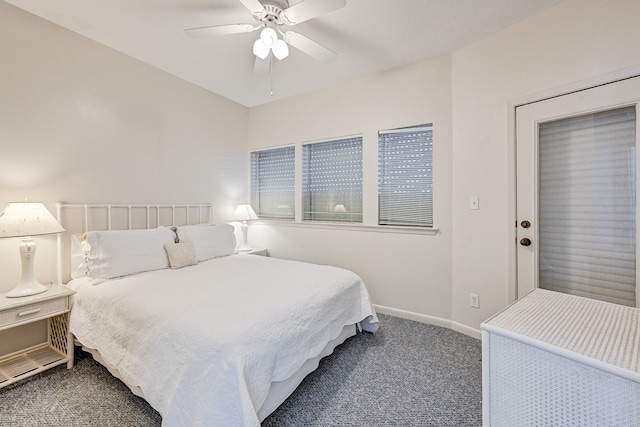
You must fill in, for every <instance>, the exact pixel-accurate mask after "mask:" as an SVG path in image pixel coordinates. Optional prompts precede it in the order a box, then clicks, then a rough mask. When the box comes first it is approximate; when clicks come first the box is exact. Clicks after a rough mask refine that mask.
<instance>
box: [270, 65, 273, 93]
mask: <svg viewBox="0 0 640 427" xmlns="http://www.w3.org/2000/svg"><path fill="white" fill-rule="evenodd" d="M269 77H270V80H271V96H273V58H271V57H269Z"/></svg>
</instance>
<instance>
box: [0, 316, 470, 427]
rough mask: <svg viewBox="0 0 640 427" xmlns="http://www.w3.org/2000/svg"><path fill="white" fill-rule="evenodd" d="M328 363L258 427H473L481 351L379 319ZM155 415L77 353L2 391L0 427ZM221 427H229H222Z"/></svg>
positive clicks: (413, 325)
mask: <svg viewBox="0 0 640 427" xmlns="http://www.w3.org/2000/svg"><path fill="white" fill-rule="evenodd" d="M380 321H381V326H380V329H379V331H378V332H377V333H376V334H368V333H362V334H358V335H357V336H355V337H353V338H351V339H349V340H347V342H346V343H345V344H344V345H342V346H340V347H339V348H338V349H336V351H335V352H334V354H332V355H331V356H329V357H326V358H325V359H323V360H322V362H321V363H320V367H319V368H318V369H317V370H316V371H315V372H313V373H311V374H310V375H309V376H308V377H307V378H306V379H305V380H304V382H303V383H302V384H301V385H300V387H299V388H298V389H297V390H296V391H295V392H294V393H293V394H292V395H291V396H290V397H289V399H287V401H285V402H284V403H283V404H282V406H281V407H280V408H278V409H277V410H276V411H275V412H274V413H273V414H271V415H270V416H269V417H268V418H267V419H266V420H265V421H264V422H263V423H262V425H263V427H279V426H287V427H288V426H295V427H302V426H309V427H312V426H315V427H328V426H363V427H364V426H403V427H411V426H420V427H422V426H442V427H446V426H451V427H453V426H455V427H463V426H480V425H482V402H481V397H482V368H481V359H480V358H481V343H480V341H478V340H476V339H473V338H470V337H467V336H465V335H462V334H459V333H457V332H453V331H451V330H448V329H445V328H439V327H436V326H431V325H425V324H422V323H418V322H413V321H410V320H405V319H400V318H397V317H392V316H386V315H380ZM160 423H161V417H160V415H159V414H158V413H157V412H156V411H155V410H153V408H151V407H150V406H149V405H148V404H147V403H146V402H145V401H144V400H143V399H140V398H138V397H136V396H134V395H133V394H132V393H131V392H130V391H129V389H128V388H127V387H126V386H125V385H124V384H122V383H121V382H120V381H118V380H116V379H115V378H113V377H112V376H111V375H110V374H109V372H108V371H107V370H106V369H105V368H103V367H102V366H101V365H99V364H98V363H97V362H95V361H94V360H93V359H92V358H91V356H89V355H87V354H86V353H83V352H80V354H78V358H77V363H76V365H75V367H74V368H73V369H72V370H67V369H66V367H64V366H59V367H56V368H53V369H51V370H49V371H46V372H43V373H42V374H39V375H36V376H34V377H32V378H30V379H27V380H25V381H23V382H20V383H18V384H15V385H12V386H9V387H6V388H4V389H0V426H12V427H20V426H95V427H101V426H118V427H119V426H140V427H143V426H159V425H160ZM225 427H227V426H225Z"/></svg>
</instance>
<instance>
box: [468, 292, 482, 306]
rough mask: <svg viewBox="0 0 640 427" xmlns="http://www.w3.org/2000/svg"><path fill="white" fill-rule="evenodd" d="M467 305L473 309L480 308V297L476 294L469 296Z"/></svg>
mask: <svg viewBox="0 0 640 427" xmlns="http://www.w3.org/2000/svg"><path fill="white" fill-rule="evenodd" d="M469 304H470V305H471V307H473V308H480V297H479V296H478V295H476V294H469Z"/></svg>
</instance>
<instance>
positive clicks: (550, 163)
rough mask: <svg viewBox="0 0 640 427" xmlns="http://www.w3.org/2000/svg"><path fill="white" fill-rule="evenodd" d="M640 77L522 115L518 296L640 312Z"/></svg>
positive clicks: (532, 107) (530, 107)
mask: <svg viewBox="0 0 640 427" xmlns="http://www.w3.org/2000/svg"><path fill="white" fill-rule="evenodd" d="M639 101H640V77H635V78H630V79H627V80H622V81H619V82H615V83H610V84H607V85H603V86H598V87H595V88H591V89H587V90H583V91H579V92H575V93H571V94H568V95H564V96H559V97H555V98H551V99H547V100H543V101H539V102H535V103H531V104H527V105H524V106H520V107H518V108H517V109H516V138H517V139H516V144H517V146H516V151H517V156H516V170H517V176H516V179H517V183H516V191H517V200H516V215H517V216H516V218H517V221H516V227H517V233H516V236H517V238H516V242H515V243H516V245H517V250H516V256H517V263H518V264H517V280H518V284H517V285H518V287H517V291H518V297H519V298H520V297H522V296H524V295H526V294H527V293H528V292H530V291H532V290H533V289H534V288H536V287H541V288H545V289H551V290H556V291H560V292H566V293H571V294H575V295H581V296H587V297H591V298H596V299H600V300H604V301H610V302H615V303H619V304H625V305H630V306H635V305H637V296H636V295H637V293H636V292H635V284H636V283H637V276H638V274H637V269H636V264H637V260H638V256H637V253H636V242H637V241H638V239H637V237H638V233H637V231H636V223H637V217H638V211H639V210H638V209H637V197H636V194H637V191H638V189H639V188H640V186H638V185H637V182H638V178H637V175H636V164H638V159H637V151H638V150H636V146H637V144H636V142H637V140H638V136H639V134H640V132H638V122H639V121H638V120H637V117H638V108H637V106H638V102H639Z"/></svg>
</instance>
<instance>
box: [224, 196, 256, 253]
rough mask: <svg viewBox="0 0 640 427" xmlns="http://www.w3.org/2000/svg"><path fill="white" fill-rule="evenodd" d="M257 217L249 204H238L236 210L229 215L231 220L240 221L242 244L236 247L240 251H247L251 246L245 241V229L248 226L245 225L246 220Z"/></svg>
mask: <svg viewBox="0 0 640 427" xmlns="http://www.w3.org/2000/svg"><path fill="white" fill-rule="evenodd" d="M253 219H258V215H256V213H255V212H254V211H253V208H252V207H251V205H238V207H237V208H236V210H235V211H234V212H233V215H231V221H242V226H241V229H242V246H240V247H239V248H238V250H239V251H241V252H247V251H250V250H251V246H249V243H248V242H247V231H248V230H249V226H248V225H247V221H250V220H253Z"/></svg>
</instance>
